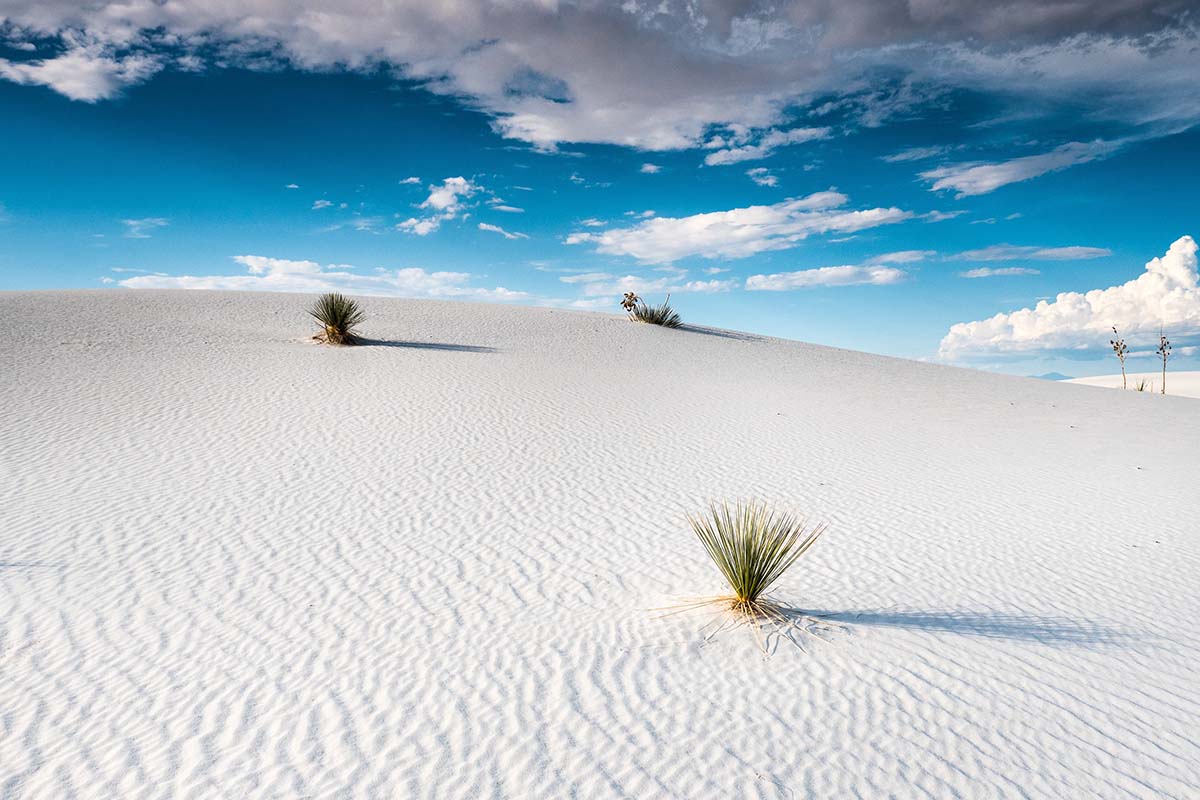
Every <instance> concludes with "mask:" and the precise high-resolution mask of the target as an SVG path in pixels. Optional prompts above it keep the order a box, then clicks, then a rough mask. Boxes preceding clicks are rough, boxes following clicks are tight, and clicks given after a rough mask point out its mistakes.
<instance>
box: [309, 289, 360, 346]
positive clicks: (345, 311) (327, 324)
mask: <svg viewBox="0 0 1200 800" xmlns="http://www.w3.org/2000/svg"><path fill="white" fill-rule="evenodd" d="M308 313H309V316H311V317H312V318H313V319H315V320H316V321H317V323H318V324H319V325H320V326H321V332H320V333H318V334H317V335H316V336H314V337H313V339H316V340H317V341H318V342H325V343H326V344H338V345H350V344H358V341H359V340H358V337H357V336H356V335H355V333H354V328H355V326H357V325H359V324H360V323H361V322H362V321H363V319H365V318H366V315H365V314H363V311H362V308H361V307H360V306H359V305H358V302H357V301H355V300H351V299H350V298H349V297H346V296H345V295H342V294H338V293H336V292H331V293H329V294H323V295H321V296H320V297H318V298H317V301H316V302H315V303H313V304H312V307H310V308H309V309H308Z"/></svg>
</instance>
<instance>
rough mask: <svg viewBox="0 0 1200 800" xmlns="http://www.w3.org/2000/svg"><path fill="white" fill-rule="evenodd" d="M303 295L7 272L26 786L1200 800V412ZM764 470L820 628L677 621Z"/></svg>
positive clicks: (11, 765) (3, 575) (19, 786)
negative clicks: (38, 279) (12, 279)
mask: <svg viewBox="0 0 1200 800" xmlns="http://www.w3.org/2000/svg"><path fill="white" fill-rule="evenodd" d="M304 300H305V299H304V298H302V297H298V296H288V295H251V294H238V295H234V294H222V293H201V292H197V293H174V292H136V293H134V292H72V293H37V294H0V316H2V317H3V318H4V319H6V320H8V321H9V323H10V325H11V326H12V329H15V330H21V331H23V332H24V335H23V336H22V337H21V338H19V339H14V338H7V337H6V338H4V339H3V340H2V341H0V370H2V374H3V377H4V380H3V381H2V382H0V798H108V797H131V798H174V797H181V798H210V797H249V798H294V797H312V798H342V797H346V798H374V797H378V798H392V797H434V798H481V797H494V798H502V797H579V798H602V797H603V798H607V797H622V798H624V797H628V798H657V797H663V798H669V797H689V798H704V797H712V798H732V797H739V798H740V797H748V798H806V797H828V798H853V797H863V798H881V797H904V798H909V797H915V798H920V797H929V798H946V797H970V798H992V797H995V798H1007V797H1013V798H1025V797H1033V798H1075V797H1079V798H1085V797H1088V798H1090V797H1105V798H1123V797H1140V798H1163V797H1167V798H1187V797H1197V796H1200V777H1198V775H1200V744H1197V742H1198V741H1200V736H1198V735H1197V731H1198V730H1200V670H1197V668H1196V665H1197V664H1200V503H1198V502H1197V501H1196V490H1195V479H1196V474H1197V467H1200V450H1198V449H1197V444H1198V443H1200V402H1197V401H1191V400H1186V399H1179V398H1172V397H1166V398H1162V397H1153V398H1147V397H1145V396H1141V395H1137V394H1136V393H1132V392H1129V393H1120V392H1112V391H1106V390H1100V389H1093V388H1088V387H1081V386H1067V385H1062V384H1052V383H1046V382H1038V381H1030V380H1022V379H1015V378H1008V377H1004V376H998V375H989V374H983V373H975V372H968V371H961V370H954V369H949V368H944V367H938V366H933V365H921V364H916V363H910V362H903V361H897V360H892V359H886V358H881V357H874V356H867V355H862V354H857V353H848V352H844V351H838V350H832V349H827V348H821V347H815V346H810V345H804V344H800V343H795V342H783V341H778V340H773V339H766V338H760V337H749V336H739V337H730V336H722V335H711V334H708V333H704V332H699V331H666V330H661V329H655V328H649V327H644V326H637V325H633V324H629V323H627V322H626V321H624V320H622V319H620V318H615V317H607V316H603V315H589V314H576V313H567V312H561V311H552V310H544V309H514V308H500V307H493V306H481V305H463V304H453V303H418V302H412V301H401V300H374V299H372V300H366V301H365V302H366V304H367V308H368V311H369V313H370V317H371V318H370V322H369V323H368V325H367V330H366V332H367V333H368V335H370V336H372V337H374V338H375V339H378V340H380V343H378V344H376V345H374V346H370V347H362V348H357V349H345V350H335V349H330V348H324V347H320V346H316V345H313V344H312V343H310V342H308V341H306V340H305V332H306V325H307V323H306V320H305V318H304V315H303V313H302V307H303V304H304ZM416 345H420V346H416ZM749 496H755V497H761V498H765V499H769V500H773V501H776V502H779V503H782V504H785V505H788V506H791V507H793V508H796V509H799V510H808V511H811V512H812V513H814V514H817V515H819V516H820V517H822V518H824V519H826V520H828V521H829V522H831V523H832V528H831V531H830V533H829V534H828V535H827V537H826V538H825V539H824V540H822V542H821V543H820V544H819V545H818V546H817V547H816V548H814V549H813V550H812V551H811V553H810V557H809V558H807V560H806V561H805V562H803V564H802V565H801V566H800V567H798V568H797V569H796V570H795V572H794V573H793V574H791V575H789V576H788V578H787V579H786V580H785V582H784V584H783V585H782V586H781V594H782V595H783V596H784V597H786V598H787V599H790V600H793V601H795V602H796V603H798V604H800V605H802V606H804V607H806V608H809V609H813V610H816V611H820V612H823V613H827V614H829V615H831V616H833V617H834V618H835V619H837V620H838V621H840V622H841V623H842V624H843V625H844V626H845V628H844V630H843V631H842V632H841V633H840V634H838V635H836V636H834V637H833V640H832V641H831V642H830V643H828V644H820V643H809V644H808V645H807V652H806V653H801V652H800V651H798V650H797V649H795V648H794V647H791V646H790V645H789V644H788V643H787V642H783V641H779V640H777V639H776V640H772V641H771V642H770V643H769V649H770V653H769V657H767V658H764V657H763V656H762V655H761V654H760V653H759V652H758V650H757V647H756V645H755V643H754V641H753V640H752V639H751V638H750V637H749V635H748V634H745V632H733V633H725V634H722V635H719V636H717V637H715V638H712V639H706V638H705V635H704V626H705V625H706V624H708V622H709V621H708V619H707V618H706V617H703V616H691V615H680V616H672V617H667V618H660V617H659V616H658V615H657V614H656V613H655V612H653V611H651V610H650V609H654V608H658V607H661V606H664V605H668V604H670V603H672V602H676V601H677V600H678V599H679V598H684V597H690V596H695V595H697V594H705V593H709V592H712V591H714V590H716V589H718V588H719V585H718V583H717V582H716V576H715V573H714V571H713V569H712V567H711V565H709V564H707V563H705V560H704V556H703V552H702V551H701V549H700V547H699V546H698V544H697V543H696V542H695V541H694V540H693V539H692V536H691V534H690V532H689V531H688V529H687V528H686V526H685V524H684V522H683V517H682V515H683V513H684V512H685V511H688V510H691V509H693V508H695V507H697V506H699V505H700V504H702V503H704V502H705V501H706V500H707V499H708V498H710V497H714V498H720V497H731V498H735V497H749Z"/></svg>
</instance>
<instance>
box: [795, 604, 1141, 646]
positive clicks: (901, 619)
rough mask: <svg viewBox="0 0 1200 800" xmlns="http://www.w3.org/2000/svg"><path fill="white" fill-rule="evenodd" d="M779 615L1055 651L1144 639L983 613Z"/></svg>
mask: <svg viewBox="0 0 1200 800" xmlns="http://www.w3.org/2000/svg"><path fill="white" fill-rule="evenodd" d="M783 612H784V613H785V614H786V615H787V616H788V617H789V618H792V617H795V618H809V619H816V620H819V621H822V622H829V623H833V624H834V625H836V626H838V627H840V628H847V629H848V628H853V627H856V626H866V627H883V628H906V629H909V630H916V631H929V632H933V633H954V634H959V635H962V636H974V637H978V638H983V639H1006V640H1016V641H1029V642H1038V643H1040V644H1046V645H1051V646H1056V647H1087V646H1090V645H1122V644H1132V643H1134V642H1135V641H1139V640H1144V639H1145V638H1146V637H1145V636H1143V635H1140V634H1137V633H1134V632H1132V631H1129V630H1122V629H1120V628H1114V627H1113V626H1111V625H1109V624H1107V623H1104V622H1100V621H1098V620H1089V619H1075V618H1072V617H1062V616H1050V615H1043V614H1011V613H1000V612H995V613H993V612H986V611H895V610H866V611H822V610H815V609H799V608H791V607H788V608H785V609H783Z"/></svg>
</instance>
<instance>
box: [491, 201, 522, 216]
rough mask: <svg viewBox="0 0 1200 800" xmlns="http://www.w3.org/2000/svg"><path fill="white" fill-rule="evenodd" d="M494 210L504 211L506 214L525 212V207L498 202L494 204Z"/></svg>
mask: <svg viewBox="0 0 1200 800" xmlns="http://www.w3.org/2000/svg"><path fill="white" fill-rule="evenodd" d="M492 210H493V211H503V212H504V213H505V214H524V213H525V209H523V208H517V207H516V206H510V205H505V204H504V203H498V204H495V205H493V206H492Z"/></svg>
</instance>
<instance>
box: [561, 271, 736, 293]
mask: <svg viewBox="0 0 1200 800" xmlns="http://www.w3.org/2000/svg"><path fill="white" fill-rule="evenodd" d="M685 276H686V273H683V274H676V275H668V276H666V277H662V278H644V277H641V276H639V275H622V276H620V277H617V276H614V275H609V274H607V273H603V272H593V273H585V274H583V275H564V276H563V277H561V278H559V280H560V281H562V282H563V283H570V284H579V285H580V290H581V291H582V293H583V296H584V297H598V296H603V295H612V296H613V297H620V296H621V295H623V294H624V293H625V292H636V293H638V294H648V293H654V294H684V293H688V292H691V293H696V294H716V293H720V292H728V291H731V290H733V289H736V288H737V285H738V282H737V281H735V280H708V281H685V280H683V278H684V277H685Z"/></svg>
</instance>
